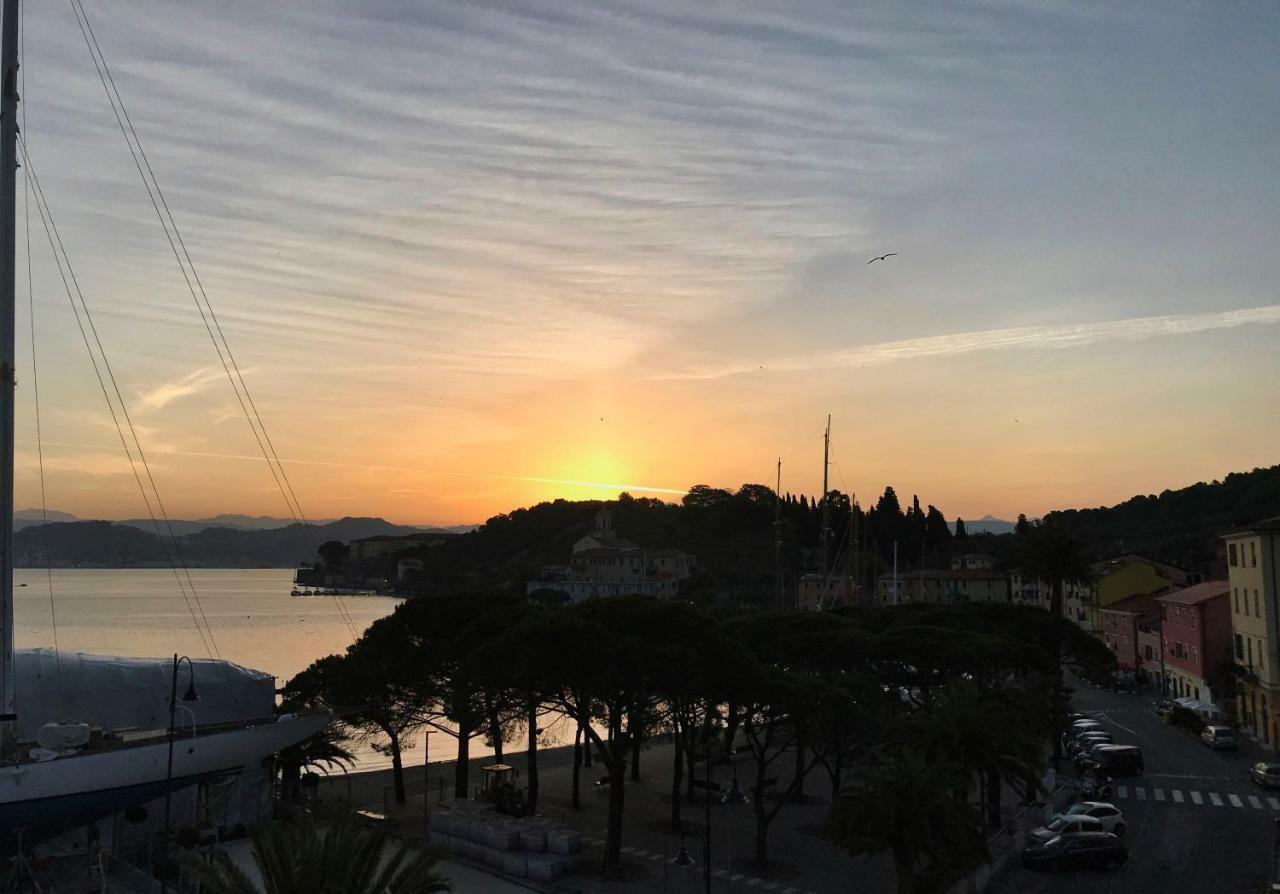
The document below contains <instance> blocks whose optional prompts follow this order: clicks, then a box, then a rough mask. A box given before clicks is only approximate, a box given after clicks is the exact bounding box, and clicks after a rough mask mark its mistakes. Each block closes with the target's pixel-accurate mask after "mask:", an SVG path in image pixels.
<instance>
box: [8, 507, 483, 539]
mask: <svg viewBox="0 0 1280 894" xmlns="http://www.w3.org/2000/svg"><path fill="white" fill-rule="evenodd" d="M46 519H47V520H48V521H49V522H50V523H53V522H78V521H104V519H84V518H80V517H78V516H75V515H72V514H71V513H70V512H59V511H58V510H56V509H50V510H48V512H42V511H41V510H39V509H18V510H15V511H14V513H13V529H14V531H21V530H22V529H23V528H27V527H30V526H31V525H38V524H41V523H43V522H44V521H45V520H46ZM346 520H347V519H342V521H346ZM376 520H377V521H379V522H382V523H383V524H388V525H389V524H391V522H386V521H383V519H380V518H379V519H376ZM105 521H109V522H110V523H111V524H113V525H126V526H128V527H130V528H141V529H142V530H144V531H148V532H150V533H155V523H154V522H152V521H151V519H149V518H122V519H105ZM308 521H309V522H310V523H311V524H312V525H330V524H333V523H334V522H335V521H338V519H332V518H316V519H308ZM292 524H294V520H293V519H291V518H275V517H274V516H270V515H237V514H234V513H224V514H222V515H215V516H213V517H212V518H197V519H170V520H169V526H170V527H171V528H172V529H173V533H174V534H177V535H179V536H181V535H183V534H197V533H199V532H200V531H203V530H205V529H207V528H230V529H232V530H234V531H277V530H279V529H281V528H287V527H289V526H290V525H292ZM394 527H398V528H403V529H404V530H406V531H446V532H448V533H451V534H462V533H465V532H467V531H471V530H474V529H475V528H476V527H477V526H476V525H448V526H445V527H437V526H432V525H395V526H394ZM380 533H381V532H380ZM361 536H372V535H361ZM329 539H330V540H332V539H334V538H332V537H331V538H329Z"/></svg>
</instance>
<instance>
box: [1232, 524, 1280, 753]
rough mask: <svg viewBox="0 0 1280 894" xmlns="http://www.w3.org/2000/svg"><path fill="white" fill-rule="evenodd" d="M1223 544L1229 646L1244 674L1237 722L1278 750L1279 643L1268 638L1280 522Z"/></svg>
mask: <svg viewBox="0 0 1280 894" xmlns="http://www.w3.org/2000/svg"><path fill="white" fill-rule="evenodd" d="M1223 540H1224V541H1226V546H1227V580H1228V583H1229V584H1230V586H1231V593H1230V595H1231V628H1232V634H1233V636H1232V640H1233V644H1232V645H1233V649H1234V651H1235V663H1236V665H1237V666H1238V667H1239V668H1241V669H1242V671H1243V676H1242V678H1241V684H1240V686H1239V691H1238V693H1237V696H1236V716H1237V717H1238V718H1239V722H1240V728H1241V729H1242V730H1243V731H1244V732H1246V733H1247V734H1249V735H1250V736H1252V737H1253V738H1254V739H1255V740H1256V741H1258V742H1261V743H1262V744H1263V745H1266V746H1267V747H1269V748H1274V747H1276V746H1277V744H1280V656H1278V655H1277V651H1276V650H1277V646H1280V643H1278V642H1277V639H1276V636H1275V635H1274V633H1273V630H1274V628H1275V625H1276V623H1277V620H1280V605H1278V604H1277V596H1278V595H1280V594H1278V590H1280V517H1277V518H1273V519H1269V520H1267V521H1264V522H1260V523H1259V524H1257V525H1255V526H1253V527H1252V528H1248V529H1246V530H1243V531H1235V532H1233V533H1231V534H1226V535H1224V537H1223Z"/></svg>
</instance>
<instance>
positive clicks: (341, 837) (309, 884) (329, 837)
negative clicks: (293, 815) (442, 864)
mask: <svg viewBox="0 0 1280 894" xmlns="http://www.w3.org/2000/svg"><path fill="white" fill-rule="evenodd" d="M253 859H254V862H255V863H256V864H257V868H258V872H259V873H260V874H261V876H262V886H261V887H259V885H258V884H256V883H255V881H254V880H253V879H252V878H251V877H250V875H249V873H247V872H245V871H244V870H243V869H241V868H240V867H238V866H236V864H235V863H234V862H233V861H232V860H231V858H230V857H229V856H227V854H226V853H225V852H223V851H214V852H213V854H212V857H211V860H210V862H207V863H205V862H193V863H192V864H191V871H192V874H193V875H194V876H195V878H196V879H197V880H198V881H199V882H200V885H201V888H200V890H201V891H202V892H203V894H260V891H261V890H262V889H264V888H265V890H267V891H268V892H270V894H369V892H375V891H376V892H378V894H432V892H438V891H450V890H452V887H453V886H452V884H451V883H450V882H449V881H448V880H447V879H445V878H444V877H443V876H440V875H438V874H437V873H436V872H435V864H436V855H435V854H434V853H432V852H431V851H425V850H421V849H419V848H417V847H413V846H411V845H407V844H406V845H401V846H399V847H392V848H388V847H387V836H386V835H385V834H384V833H382V832H381V831H379V830H377V829H374V828H370V827H369V826H366V825H363V824H362V823H361V822H359V821H358V820H357V819H355V818H354V817H353V816H351V815H347V816H344V817H342V818H340V819H338V820H336V821H335V822H333V823H332V824H330V825H329V826H328V827H327V828H326V827H321V826H319V825H317V824H316V822H315V821H314V820H312V819H311V818H309V817H308V818H305V819H303V820H301V821H299V822H296V823H286V822H280V821H276V822H271V823H264V824H263V825H261V826H258V827H257V828H256V829H255V830H254V832H253Z"/></svg>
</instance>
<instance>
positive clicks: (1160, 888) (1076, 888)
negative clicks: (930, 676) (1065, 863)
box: [990, 685, 1280, 894]
mask: <svg viewBox="0 0 1280 894" xmlns="http://www.w3.org/2000/svg"><path fill="white" fill-rule="evenodd" d="M1074 705H1075V709H1076V710H1078V711H1081V712H1084V713H1089V714H1093V715H1095V716H1096V717H1097V718H1098V720H1099V721H1100V722H1101V723H1102V724H1103V727H1104V728H1105V729H1106V730H1107V731H1108V732H1110V733H1111V734H1112V736H1113V739H1114V741H1115V742H1116V743H1117V744H1125V745H1137V746H1139V747H1140V748H1141V749H1142V752H1143V757H1144V762H1145V770H1144V772H1143V774H1142V775H1141V776H1139V777H1130V778H1120V779H1117V780H1115V783H1114V790H1113V793H1112V798H1111V802H1112V803H1113V804H1115V806H1116V807H1118V808H1119V809H1120V810H1121V811H1122V812H1123V814H1124V819H1125V823H1126V826H1127V828H1126V834H1125V836H1124V840H1125V843H1126V845H1127V847H1128V849H1129V861H1128V863H1127V864H1126V865H1125V866H1124V868H1122V869H1120V870H1118V871H1110V872H1109V871H1105V870H1077V871H1063V872H1052V873H1051V872H1043V871H1032V870H1028V869H1024V868H1023V867H1021V866H1014V867H1011V868H1010V869H1009V871H1008V872H1006V873H1005V875H1004V876H1003V877H1002V878H1001V879H1000V881H999V882H998V883H997V884H996V885H994V886H993V887H992V888H991V889H990V890H992V891H997V892H1009V894H1014V892H1054V891H1063V892H1066V891H1070V892H1093V891H1097V892H1104V891H1105V892H1120V891H1124V892H1151V894H1168V892H1172V891H1197V892H1198V891H1212V892H1249V894H1255V892H1259V891H1263V890H1266V886H1267V883H1268V882H1269V881H1270V880H1271V878H1270V873H1271V871H1272V870H1271V867H1272V865H1273V859H1274V858H1273V847H1274V846H1275V843H1276V840H1277V831H1276V819H1277V818H1280V792H1277V791H1265V790H1263V789H1260V788H1259V787H1258V786H1256V785H1254V784H1253V783H1252V782H1251V781H1250V779H1249V767H1250V766H1251V765H1252V763H1253V762H1254V761H1256V760H1259V759H1262V758H1263V757H1266V755H1263V754H1262V753H1261V751H1260V750H1259V749H1258V748H1257V747H1256V746H1254V745H1253V744H1252V743H1250V742H1247V741H1245V742H1242V743H1241V750H1240V751H1239V752H1238V753H1237V752H1219V751H1214V750H1212V749H1210V748H1208V747H1206V746H1205V745H1203V744H1202V743H1201V742H1200V740H1199V739H1197V738H1195V737H1193V736H1191V735H1189V734H1188V733H1186V732H1184V731H1182V730H1180V729H1177V728H1174V727H1171V726H1169V725H1168V724H1166V723H1165V722H1164V721H1163V720H1162V719H1161V718H1160V717H1159V716H1158V715H1157V714H1156V713H1155V711H1154V710H1153V708H1152V701H1151V698H1150V697H1149V696H1139V695H1125V694H1118V693H1112V692H1104V691H1101V690H1096V689H1092V688H1089V687H1087V686H1084V685H1079V686H1077V689H1076V694H1075V697H1074Z"/></svg>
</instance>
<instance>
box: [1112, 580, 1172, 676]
mask: <svg viewBox="0 0 1280 894" xmlns="http://www.w3.org/2000/svg"><path fill="white" fill-rule="evenodd" d="M1159 617H1160V607H1159V606H1158V605H1156V600H1155V597H1154V596H1151V595H1150V594H1146V593H1140V594H1138V595H1136V596H1128V597H1126V598H1124V599H1120V600H1117V601H1116V602H1113V603H1111V604H1110V605H1108V606H1107V607H1106V608H1104V609H1102V610H1101V611H1099V612H1098V633H1099V635H1100V636H1101V637H1102V641H1103V642H1104V643H1106V644H1107V648H1109V649H1110V650H1111V651H1112V652H1115V654H1116V663H1117V664H1118V665H1119V666H1120V670H1121V671H1122V672H1129V673H1131V674H1134V675H1135V676H1138V675H1139V671H1141V670H1143V666H1144V661H1143V658H1144V657H1146V658H1147V659H1148V660H1150V656H1144V655H1143V650H1142V649H1141V648H1140V646H1139V639H1138V636H1139V632H1138V625H1139V623H1140V622H1143V621H1145V622H1146V624H1147V625H1151V624H1154V623H1155V622H1156V621H1157V620H1158V619H1159ZM1156 664H1157V665H1158V664H1159V658H1158V657H1157V658H1156ZM1147 670H1150V668H1149V667H1148V668H1147Z"/></svg>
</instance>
